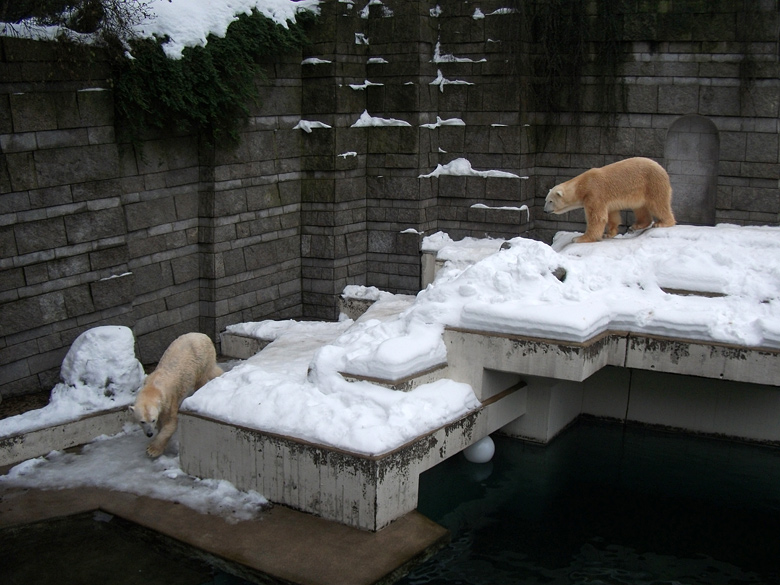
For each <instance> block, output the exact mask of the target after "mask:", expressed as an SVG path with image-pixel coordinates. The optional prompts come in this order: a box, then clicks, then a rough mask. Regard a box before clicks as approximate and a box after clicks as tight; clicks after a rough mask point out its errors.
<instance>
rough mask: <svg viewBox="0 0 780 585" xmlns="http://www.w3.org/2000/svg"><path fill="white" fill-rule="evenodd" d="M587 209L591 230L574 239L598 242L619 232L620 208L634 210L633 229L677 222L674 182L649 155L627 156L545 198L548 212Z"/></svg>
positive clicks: (553, 190) (567, 184)
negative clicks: (672, 183)
mask: <svg viewBox="0 0 780 585" xmlns="http://www.w3.org/2000/svg"><path fill="white" fill-rule="evenodd" d="M580 208H584V209H585V219H586V221H587V222H588V229H587V230H586V231H585V233H584V234H583V235H582V236H580V237H579V238H575V239H574V241H575V242H580V243H584V242H596V241H598V240H600V239H601V237H602V236H603V235H604V227H605V226H606V227H607V237H609V238H612V237H614V236H615V235H617V232H618V226H619V225H620V211H621V210H622V209H633V210H634V216H635V217H636V221H635V222H634V225H632V226H631V229H633V230H641V229H644V228H646V227H649V226H650V225H651V224H652V223H653V218H655V220H656V221H655V224H654V226H655V227H670V226H673V225H675V223H676V222H675V220H674V215H673V214H672V185H671V183H670V182H669V175H668V174H667V173H666V171H665V170H664V169H663V167H662V166H661V165H659V164H658V163H657V162H655V161H653V160H650V159H649V158H642V157H636V158H628V159H626V160H621V161H618V162H616V163H612V164H611V165H606V166H604V167H601V168H596V169H590V170H589V171H585V172H584V173H582V174H581V175H578V176H576V177H574V178H573V179H569V180H568V181H566V182H565V183H561V184H559V185H556V186H555V187H553V188H552V189H550V192H549V193H548V194H547V198H546V199H545V200H544V211H545V212H546V213H555V214H559V213H566V212H567V211H572V210H573V209H580Z"/></svg>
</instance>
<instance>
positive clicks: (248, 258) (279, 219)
mask: <svg viewBox="0 0 780 585" xmlns="http://www.w3.org/2000/svg"><path fill="white" fill-rule="evenodd" d="M544 6H545V0H536V1H524V2H515V1H512V0H509V1H500V0H485V1H484V2H480V3H479V4H478V5H477V4H476V3H472V2H462V1H455V0H451V1H450V0H442V1H440V2H437V3H433V2H422V1H402V0H385V1H384V2H383V3H382V4H378V3H377V4H375V3H371V4H369V3H367V2H366V3H364V4H363V5H362V6H361V5H360V4H359V3H348V2H335V1H332V2H323V3H322V4H321V9H322V14H321V16H320V18H319V19H318V22H317V24H316V25H315V26H314V27H313V28H312V29H311V30H310V32H309V35H310V40H311V44H310V46H308V47H307V48H306V49H305V51H304V52H303V54H302V55H289V56H286V57H282V58H279V59H276V60H273V61H269V62H268V63H267V65H266V67H265V69H266V73H267V74H268V77H267V79H266V80H265V81H261V80H258V81H257V83H258V89H259V93H260V101H259V104H258V105H253V106H251V107H252V110H251V114H250V116H249V117H248V118H247V120H245V123H244V125H243V127H242V129H241V133H240V140H239V143H238V145H237V146H236V147H232V148H225V147H222V146H220V147H211V146H208V145H207V144H205V143H204V142H202V141H200V140H199V139H198V138H197V137H195V136H184V135H170V134H162V135H159V136H149V137H147V139H146V140H144V141H143V145H142V148H141V149H140V150H139V149H136V148H135V147H134V146H133V145H131V144H129V143H127V142H125V141H123V140H121V139H119V138H118V136H120V135H121V129H118V128H117V127H116V126H115V124H114V115H113V96H112V93H111V91H110V89H109V84H108V81H107V80H108V78H109V75H108V70H107V67H106V64H105V63H101V62H100V61H94V60H92V61H88V62H87V61H83V62H82V61H80V60H79V57H78V55H77V54H73V62H72V63H71V66H70V67H65V68H63V67H61V66H60V65H58V64H57V61H56V59H55V53H54V48H53V47H52V46H51V45H49V44H47V43H33V42H29V41H23V40H20V39H9V38H5V39H2V40H1V41H0V72H2V74H1V75H0V313H1V318H0V395H10V394H18V393H25V392H30V391H33V390H35V389H38V388H44V389H48V388H50V387H51V386H52V385H53V384H54V383H55V382H56V381H57V377H58V371H59V365H60V363H61V361H62V358H63V357H64V355H65V352H66V351H67V349H68V347H69V346H70V344H71V342H72V341H73V339H75V337H76V336H77V335H78V334H79V333H81V332H82V331H84V330H85V329H87V328H89V327H93V326H96V325H102V324H123V325H128V326H130V327H131V328H132V329H133V331H134V333H135V335H136V338H137V340H138V354H139V357H140V358H141V360H142V361H143V362H144V363H147V364H151V363H154V362H155V361H156V360H157V359H159V357H160V355H161V354H162V352H163V350H164V349H165V347H166V346H167V345H168V344H169V343H170V341H172V340H173V338H175V337H176V336H177V335H179V334H181V333H184V332H186V331H192V330H199V331H203V332H205V333H207V334H209V335H210V336H211V337H212V338H214V339H215V341H216V340H217V335H218V334H219V333H220V332H221V331H223V330H224V329H225V327H226V326H227V325H229V324H232V323H237V322H244V321H254V320H261V319H279V318H304V319H335V318H336V317H337V316H338V308H337V307H338V303H337V299H338V296H339V294H340V293H341V291H342V290H343V288H344V286H345V285H347V284H364V285H371V286H377V287H379V288H382V289H384V290H388V291H392V292H401V293H415V292H416V291H417V290H419V286H420V257H419V244H420V241H421V239H422V237H423V236H424V235H425V234H430V233H433V232H435V231H438V230H443V231H446V232H447V233H449V234H450V235H451V236H452V237H453V238H456V239H457V238H462V237H464V236H473V237H484V236H491V237H505V238H506V237H514V236H517V235H521V234H524V235H527V236H528V237H534V238H539V239H542V240H545V241H550V240H551V239H552V237H553V235H554V233H555V232H556V231H559V230H583V229H584V216H583V214H582V213H581V212H572V213H569V214H566V215H564V216H545V215H544V213H543V211H542V203H543V199H544V196H545V195H546V193H547V191H548V190H549V188H550V187H552V186H553V185H554V184H555V183H557V182H559V181H562V180H566V179H568V178H571V177H572V176H574V175H576V174H578V173H579V172H582V171H584V170H586V169H588V168H591V167H594V166H601V165H604V164H607V163H610V162H613V161H615V160H618V159H621V158H626V157H629V156H647V157H651V158H654V159H656V160H658V161H659V162H661V163H662V164H663V165H664V166H665V167H666V168H667V169H668V170H669V173H670V176H671V178H672V183H673V187H674V189H675V194H676V198H675V201H676V203H675V205H676V207H675V211H676V213H677V214H678V219H679V220H680V221H681V222H682V223H704V224H711V223H716V222H731V223H740V224H775V225H776V224H778V223H780V189H778V180H779V179H780V144H779V137H780V127H779V122H778V120H779V119H780V118H779V116H780V66H779V64H778V54H779V49H778V46H779V45H778V38H777V30H778V26H779V20H778V18H779V15H778V11H777V6H776V2H774V1H773V0H756V1H755V2H748V3H746V2H743V1H742V0H717V1H715V2H712V1H707V2H702V1H698V0H685V1H681V2H669V1H667V0H643V1H641V2H616V3H613V2H604V1H601V0H598V1H597V0H592V1H589V2H587V3H584V4H581V5H580V4H577V6H581V7H583V10H584V14H585V15H586V18H587V19H588V22H589V23H590V25H592V26H591V29H590V30H591V31H597V33H598V34H596V35H595V36H592V37H589V38H588V41H587V43H586V44H585V45H584V47H585V49H584V50H586V51H588V52H589V53H588V54H589V55H595V54H598V52H599V48H600V47H603V46H604V43H605V42H606V41H607V40H608V39H607V37H606V35H607V33H606V32H603V31H606V30H607V29H609V30H615V31H617V33H616V34H617V35H618V36H619V42H618V44H617V47H618V48H619V51H620V55H619V60H618V63H617V65H616V68H615V70H614V72H613V73H614V75H613V77H610V76H609V75H610V72H609V71H608V70H606V69H605V68H604V67H603V66H602V65H601V64H599V63H598V60H597V59H595V60H594V59H590V60H588V59H585V60H584V61H583V65H582V70H581V71H580V72H579V75H578V77H577V78H576V83H577V86H578V88H579V90H580V91H579V96H580V97H579V101H577V102H576V103H572V104H570V105H569V107H568V109H565V110H563V111H560V109H556V108H555V107H553V106H551V105H550V104H547V105H545V102H544V100H543V99H541V100H540V98H539V96H538V95H537V94H538V92H537V93H535V90H537V89H538V88H539V85H540V83H542V79H541V78H540V77H539V72H538V70H535V69H534V67H533V64H534V63H537V64H538V63H539V59H540V58H541V59H544V58H546V56H549V55H550V54H551V53H550V51H555V50H556V48H555V47H550V46H546V45H545V42H544V39H543V38H542V37H540V36H538V31H536V29H534V26H533V24H534V22H535V21H534V19H533V18H529V15H530V16H532V15H533V14H534V13H535V11H537V10H540V9H541V8H544ZM607 9H608V10H609V12H608V14H607V16H605V13H604V10H607ZM610 27H612V28H610ZM599 31H600V32H599ZM602 33H603V35H604V36H600V35H601V34H602ZM308 57H314V58H316V59H315V60H314V61H311V60H307V61H303V59H304V58H308ZM302 61H303V62H302ZM73 63H78V65H75V66H74V65H73ZM82 63H83V65H82ZM87 63H88V65H87ZM605 92H615V93H616V96H617V100H616V101H615V102H614V104H616V105H615V107H614V109H613V110H609V109H605V107H606V106H605V104H608V103H611V102H610V101H609V100H608V99H605V95H606V96H608V95H611V94H605ZM364 112H365V113H366V114H368V115H369V116H372V117H374V118H383V119H388V120H394V121H396V123H401V124H404V125H400V126H396V125H379V126H371V127H358V126H355V123H356V122H357V121H358V120H359V118H360V117H361V115H362V114H363V113H364ZM439 120H443V121H449V122H450V124H444V125H441V124H437V121H439ZM455 120H458V121H459V123H458V125H451V123H452V122H453V121H455ZM301 121H311V122H320V123H321V124H324V125H327V127H321V128H313V129H311V132H307V131H305V130H303V129H295V127H296V125H298V123H299V122H301ZM458 158H465V159H467V160H468V161H469V164H470V165H471V167H472V168H473V170H474V173H473V174H472V175H470V176H463V175H456V176H453V175H440V176H430V177H426V176H425V175H429V174H431V173H432V172H433V171H434V170H436V169H437V166H438V165H446V164H448V163H450V162H452V161H453V160H455V159H458ZM494 170H495V171H504V172H507V173H512V174H513V175H515V176H516V177H517V178H506V177H494V176H487V177H486V176H484V173H483V172H484V171H494ZM480 173H483V174H480ZM521 177H523V178H521ZM524 177H527V179H526V178H524ZM522 206H527V207H528V211H525V210H524V209H523V207H522ZM629 215H630V214H629ZM626 219H627V220H629V219H630V218H628V217H627V218H626Z"/></svg>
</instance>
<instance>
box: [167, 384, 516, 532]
mask: <svg viewBox="0 0 780 585" xmlns="http://www.w3.org/2000/svg"><path fill="white" fill-rule="evenodd" d="M525 404H526V391H525V385H524V384H517V385H515V386H514V387H511V388H507V389H505V390H504V392H502V393H499V394H496V395H495V396H493V397H492V398H490V399H488V400H485V401H483V403H482V405H481V406H480V407H479V408H477V409H475V410H473V411H472V412H470V413H468V414H466V415H465V416H463V417H461V418H460V419H458V420H455V421H453V422H451V423H449V424H447V425H444V426H442V427H440V428H438V429H436V430H434V431H432V432H430V433H428V434H426V435H423V436H421V437H417V438H416V439H414V440H413V441H411V442H409V443H407V444H406V445H403V446H401V447H399V448H397V449H395V450H393V451H390V452H389V453H384V454H381V455H376V456H370V455H364V454H360V453H351V452H347V451H344V450H342V449H337V448H335V447H331V446H327V445H317V444H313V443H309V442H306V441H302V440H298V439H295V438H293V437H285V436H280V435H276V434H273V433H269V432H266V431H263V430H261V429H252V428H246V427H240V426H236V425H234V424H229V423H225V422H222V421H219V420H216V419H214V418H210V417H206V416H202V415H199V414H195V413H191V412H187V411H186V410H182V411H180V413H179V438H180V454H179V457H180V463H181V468H182V469H183V470H184V471H185V472H186V473H188V474H190V475H194V476H197V477H209V478H215V479H225V480H227V481H229V482H231V483H232V484H233V485H235V486H236V487H237V488H239V489H241V490H255V491H257V492H259V493H261V494H263V495H264V496H265V497H266V498H268V499H269V500H270V501H272V502H277V503H281V504H284V505H286V506H290V507H292V508H295V509H296V510H302V511H304V512H310V513H312V514H316V515H318V516H321V517H323V518H326V519H328V520H334V521H336V522H341V523H343V524H346V525H348V526H352V527H355V528H360V529H363V530H369V531H377V530H381V529H384V528H386V527H387V526H392V523H393V522H394V521H396V520H397V519H398V518H401V517H402V516H404V515H406V514H407V513H409V512H411V511H413V510H414V509H415V508H416V507H417V493H418V488H419V475H420V473H422V472H423V471H426V470H427V469H430V468H431V467H433V466H434V465H436V464H437V463H440V462H441V461H443V460H444V459H447V458H448V457H451V456H453V455H455V454H457V453H459V452H460V451H462V450H463V449H465V448H466V447H468V446H469V445H471V444H473V443H475V442H477V441H479V440H480V439H482V438H484V437H486V436H487V435H489V434H491V433H493V432H495V431H496V430H498V429H500V428H501V427H503V426H505V425H506V424H508V423H509V422H511V421H513V420H515V419H516V418H517V417H519V416H522V415H523V413H524V412H525Z"/></svg>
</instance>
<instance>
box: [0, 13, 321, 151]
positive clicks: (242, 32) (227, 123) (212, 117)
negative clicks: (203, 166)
mask: <svg viewBox="0 0 780 585" xmlns="http://www.w3.org/2000/svg"><path fill="white" fill-rule="evenodd" d="M148 16H149V15H148V13H147V2H145V1H143V0H0V20H2V21H4V22H14V23H19V24H20V26H36V25H58V26H60V27H61V29H62V31H63V34H62V35H61V36H60V39H59V41H60V42H59V43H57V47H58V48H57V50H56V55H55V59H56V60H57V63H58V64H59V66H60V68H61V69H65V70H68V68H71V69H72V68H74V67H76V66H82V67H83V66H84V65H85V63H84V60H87V61H88V60H90V59H91V60H95V61H98V60H101V61H105V59H106V58H108V62H109V63H110V70H111V79H110V83H111V86H112V88H113V90H114V105H115V110H116V121H117V128H118V130H119V132H120V133H121V135H122V138H123V139H128V140H130V141H132V142H134V143H139V142H140V141H141V140H142V139H143V137H145V136H147V135H148V134H149V132H150V131H154V130H160V129H165V130H175V131H178V132H188V133H189V132H191V133H197V134H199V135H200V136H202V137H204V138H205V139H206V140H207V141H209V142H210V143H216V142H217V141H228V142H230V141H232V142H235V141H236V140H237V138H238V130H239V124H240V123H241V121H242V120H243V119H245V118H246V115H247V114H248V113H249V108H250V105H251V104H252V103H253V102H256V101H257V100H258V96H259V94H258V91H257V86H256V83H257V81H258V79H263V78H264V77H265V76H264V71H263V65H264V63H265V62H266V61H267V60H268V59H269V57H273V56H277V55H280V54H284V53H289V52H293V51H296V50H299V49H300V48H301V47H302V46H303V45H304V44H305V43H306V36H305V29H306V27H307V26H308V24H309V23H310V22H311V21H312V20H313V19H314V15H313V14H312V13H310V12H301V13H299V15H298V18H297V19H296V20H297V22H295V23H288V26H282V25H280V24H277V23H276V22H274V21H273V20H271V19H269V18H267V17H265V16H263V15H262V14H261V13H259V12H258V11H256V10H254V11H253V12H252V13H251V14H241V15H240V16H239V17H238V18H237V20H235V21H234V22H233V23H232V24H231V25H230V26H229V27H228V30H227V33H226V34H225V36H224V37H217V36H214V35H210V36H209V37H208V39H207V43H206V45H205V46H202V47H188V48H185V49H184V51H183V53H182V57H181V58H180V59H170V58H168V57H167V56H166V55H165V53H164V52H163V48H162V46H163V43H164V42H165V40H166V39H157V38H155V39H139V38H135V37H134V34H133V29H132V27H133V25H135V24H137V23H139V22H141V21H142V20H143V19H144V18H147V17H148ZM71 32H73V33H81V34H88V35H91V37H92V38H93V39H94V41H93V43H96V44H93V45H91V46H89V48H87V49H85V46H84V45H80V44H78V43H76V42H75V39H76V36H75V35H72V34H71ZM95 46H100V47H101V50H100V51H98V50H96V49H95ZM74 55H78V56H79V60H74V59H73V56H74Z"/></svg>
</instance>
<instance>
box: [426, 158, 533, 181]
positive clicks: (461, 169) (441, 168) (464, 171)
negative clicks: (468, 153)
mask: <svg viewBox="0 0 780 585" xmlns="http://www.w3.org/2000/svg"><path fill="white" fill-rule="evenodd" d="M441 175H457V176H462V177H502V178H505V179H527V178H528V177H520V176H518V175H515V174H514V173H507V172H506V171H495V170H493V171H475V170H474V169H473V168H472V167H471V162H469V160H468V159H466V158H456V159H455V160H452V161H450V162H448V163H447V164H446V165H442V164H439V165H436V168H435V169H434V170H433V171H431V172H430V173H428V174H427V175H420V176H419V178H420V179H428V178H431V177H440V176H441Z"/></svg>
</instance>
